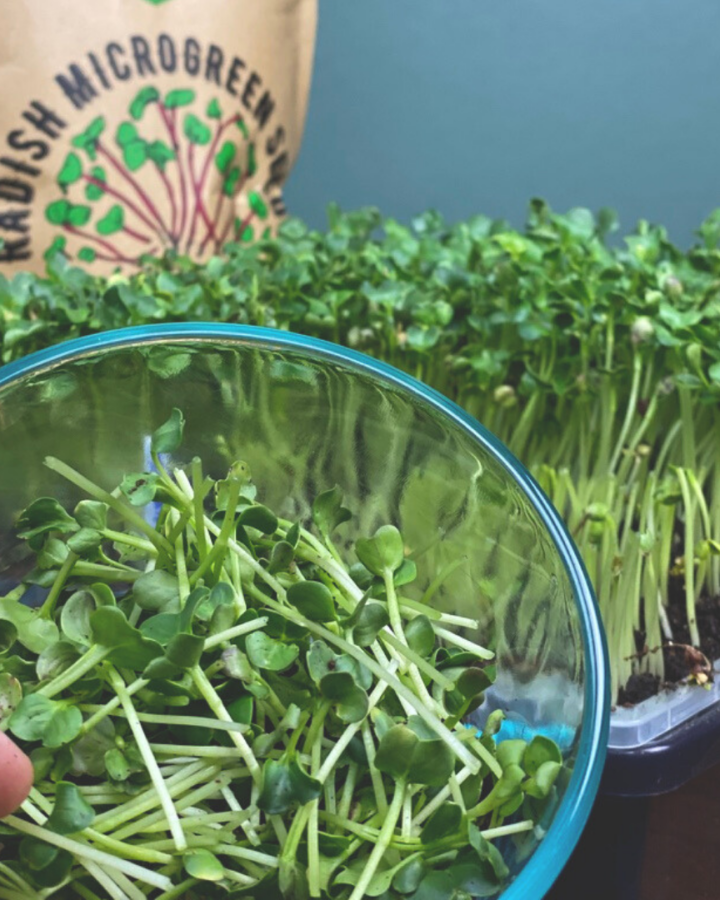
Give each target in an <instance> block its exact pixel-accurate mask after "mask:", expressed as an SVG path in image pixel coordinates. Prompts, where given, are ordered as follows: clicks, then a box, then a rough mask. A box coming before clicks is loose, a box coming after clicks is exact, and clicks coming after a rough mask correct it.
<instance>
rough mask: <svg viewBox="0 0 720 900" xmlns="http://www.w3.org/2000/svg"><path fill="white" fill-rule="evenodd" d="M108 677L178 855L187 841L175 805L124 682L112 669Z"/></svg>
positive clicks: (184, 847) (185, 847)
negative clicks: (158, 800) (158, 799)
mask: <svg viewBox="0 0 720 900" xmlns="http://www.w3.org/2000/svg"><path fill="white" fill-rule="evenodd" d="M108 676H109V678H110V683H111V684H112V686H113V689H114V690H115V693H116V694H117V695H118V697H119V698H120V703H121V704H122V707H123V710H124V711H125V715H126V717H127V721H128V725H129V726H130V730H131V731H132V733H133V737H134V738H135V743H136V744H137V747H138V750H139V751H140V755H141V756H142V758H143V762H144V763H145V766H146V768H147V770H148V774H149V775H150V780H151V781H152V783H153V786H154V788H155V790H156V791H157V794H158V797H159V798H160V804H161V806H162V808H163V811H164V812H165V816H166V818H167V822H168V827H169V828H170V833H171V834H172V838H173V841H174V842H175V847H176V849H177V851H178V853H182V852H183V851H184V850H186V849H187V841H186V840H185V835H184V833H183V830H182V825H181V824H180V818H179V817H178V814H177V810H176V809H175V804H174V803H173V801H172V797H171V796H170V794H169V793H168V789H167V787H166V785H165V779H164V778H163V777H162V775H161V773H160V767H159V766H158V764H157V760H156V759H155V757H154V756H153V752H152V750H151V749H150V743H149V741H148V739H147V737H146V736H145V732H144V731H143V727H142V725H141V724H140V720H139V718H138V715H137V713H136V712H135V707H134V706H133V702H132V700H131V699H130V697H129V696H128V694H127V690H126V688H125V682H124V681H123V680H122V678H121V677H120V675H119V674H118V673H117V672H116V671H115V670H114V669H113V668H110V669H109V670H108Z"/></svg>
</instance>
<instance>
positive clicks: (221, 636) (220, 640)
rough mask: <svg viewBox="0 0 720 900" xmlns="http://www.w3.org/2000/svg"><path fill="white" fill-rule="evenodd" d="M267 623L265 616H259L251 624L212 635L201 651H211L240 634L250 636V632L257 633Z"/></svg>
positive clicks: (247, 623) (237, 626) (244, 624)
mask: <svg viewBox="0 0 720 900" xmlns="http://www.w3.org/2000/svg"><path fill="white" fill-rule="evenodd" d="M268 621H269V619H268V618H267V616H261V617H260V618H259V619H253V621H252V622H244V623H243V624H242V625H235V626H234V627H233V628H228V629H227V630H226V631H221V632H219V633H218V634H214V635H213V636H212V637H209V638H208V639H207V640H206V641H205V644H204V648H203V649H205V650H212V648H213V647H219V646H220V644H224V643H225V641H232V640H233V639H234V638H236V637H240V635H242V634H250V632H251V631H258V630H259V629H260V628H264V627H265V626H266V625H267V623H268Z"/></svg>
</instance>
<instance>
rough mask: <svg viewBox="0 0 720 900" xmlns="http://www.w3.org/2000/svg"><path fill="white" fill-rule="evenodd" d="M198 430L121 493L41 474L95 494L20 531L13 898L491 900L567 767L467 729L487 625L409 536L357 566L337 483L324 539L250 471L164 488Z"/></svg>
mask: <svg viewBox="0 0 720 900" xmlns="http://www.w3.org/2000/svg"><path fill="white" fill-rule="evenodd" d="M183 428H184V418H183V415H182V413H181V412H180V411H179V410H174V411H173V413H172V415H171V417H170V418H169V419H168V421H167V422H165V423H164V424H163V425H161V426H160V427H159V428H158V429H157V431H156V432H155V434H154V435H153V438H152V459H153V461H154V469H155V470H154V471H152V472H145V473H139V474H132V475H128V476H126V477H125V478H124V479H123V481H122V483H121V484H120V485H119V486H118V488H117V489H116V490H114V491H112V492H110V493H109V492H107V491H105V490H103V489H102V488H101V487H99V486H98V485H96V484H94V483H93V482H92V481H90V480H89V479H88V478H87V477H86V476H85V475H84V474H82V473H80V472H77V471H75V470H74V469H73V468H72V466H71V465H69V464H68V463H67V462H61V461H59V460H57V459H53V458H48V459H47V460H46V465H47V466H48V467H49V468H50V469H52V470H53V471H54V472H55V473H56V474H57V475H60V476H62V477H63V478H65V479H67V481H69V482H71V483H72V484H73V485H74V486H75V488H77V489H79V490H80V491H81V492H82V494H84V495H85V497H84V499H82V500H81V501H80V502H79V503H78V504H77V506H76V507H75V508H74V510H73V511H72V512H70V511H68V510H66V509H64V508H63V506H62V505H61V504H60V503H59V502H57V501H56V500H53V499H51V498H45V497H44V498H40V499H38V500H36V501H35V502H34V503H32V504H31V505H30V506H29V507H28V508H27V509H26V510H24V511H23V513H22V514H21V515H20V517H19V520H18V530H19V534H20V535H21V536H22V537H23V538H24V539H25V540H26V541H27V542H28V544H29V546H30V548H31V549H32V550H33V551H34V553H35V554H36V569H35V570H34V571H33V572H32V573H31V574H30V575H29V576H28V581H29V582H32V583H33V584H42V585H45V587H46V588H47V589H48V591H47V596H46V599H45V600H44V603H43V604H42V606H40V607H39V608H38V609H35V610H31V609H29V608H28V607H26V606H24V605H22V602H21V600H22V596H23V593H24V591H25V586H24V585H22V586H20V587H19V588H18V589H17V590H16V591H14V592H13V593H12V594H11V595H8V596H6V597H5V598H3V599H1V600H0V635H1V636H2V649H1V652H0V727H1V728H2V729H3V730H7V731H9V732H10V734H12V735H13V737H14V738H15V739H16V740H17V741H18V742H19V743H20V744H21V746H22V747H23V748H24V749H25V750H26V751H27V752H29V754H30V756H31V758H32V760H33V763H34V766H35V785H34V787H33V790H32V793H31V796H30V798H29V800H28V801H27V802H26V803H25V804H24V805H23V807H22V809H21V811H19V812H18V813H17V814H16V815H14V816H9V817H8V818H6V819H5V820H4V821H3V823H2V825H0V833H1V834H2V842H3V844H4V845H5V850H4V853H3V856H4V859H5V860H6V862H4V863H2V864H0V900H16V898H18V897H22V898H23V900H39V898H46V897H50V896H53V897H56V898H58V900H65V898H70V897H77V896H80V897H83V898H88V900H99V898H106V897H110V898H113V900H119V898H131V900H135V898H143V897H151V898H154V900H170V898H180V897H184V898H196V900H200V898H202V900H212V898H220V897H240V896H245V895H248V896H254V897H257V898H259V897H262V898H263V900H266V898H275V897H278V898H298V900H301V898H308V897H332V898H333V900H359V898H361V897H365V896H369V897H380V896H382V897H384V898H400V897H408V898H415V900H426V898H429V900H445V898H448V900H450V898H458V900H459V898H464V897H468V896H471V895H472V896H486V897H490V896H496V895H497V894H498V893H499V892H501V890H502V888H503V886H504V885H505V884H506V882H507V880H508V877H509V866H508V863H511V862H512V859H513V858H514V855H515V854H516V853H517V852H518V850H520V849H523V850H524V852H528V848H531V847H532V845H533V842H534V841H536V840H537V839H538V837H539V836H540V835H541V831H539V830H538V828H536V825H537V824H538V823H539V822H540V820H541V819H542V816H543V813H544V812H545V810H546V808H547V806H548V804H552V803H554V802H556V799H557V788H556V787H555V782H556V779H557V778H558V775H559V774H560V773H561V771H562V768H563V766H562V757H561V754H560V751H559V750H558V748H557V746H556V745H555V744H554V743H553V742H552V741H550V740H548V739H547V738H544V737H540V736H538V737H535V738H534V739H533V740H532V741H531V742H530V743H526V742H524V741H516V740H512V741H504V742H503V743H501V744H499V745H497V746H496V744H495V741H494V739H493V735H494V733H495V732H496V731H497V728H498V727H499V717H498V715H497V714H495V715H493V716H492V717H491V718H490V720H489V723H488V725H486V727H485V732H484V733H477V729H475V728H469V727H466V724H465V722H464V719H465V718H466V717H467V716H468V714H469V713H471V712H472V711H474V710H475V709H477V707H478V706H479V705H480V704H481V702H482V699H483V695H484V692H485V690H486V689H487V688H488V687H489V686H490V684H491V683H492V681H493V678H494V668H493V666H492V656H493V654H492V653H491V652H490V651H489V650H488V649H486V648H485V647H483V646H481V645H480V644H479V643H477V642H476V638H477V634H476V632H477V628H478V623H477V622H475V621H474V620H472V619H469V618H463V617H459V616H456V615H448V614H444V613H440V612H438V611H437V610H434V609H432V608H431V607H430V606H427V605H426V604H424V603H422V602H419V601H417V600H412V601H410V599H409V598H407V597H406V596H405V594H406V593H407V586H408V585H409V584H411V583H412V581H413V579H414V577H415V571H414V567H413V566H411V565H409V564H408V562H407V560H406V558H405V547H404V543H403V539H402V536H401V534H400V532H399V531H398V530H397V529H396V528H395V527H394V526H393V525H390V524H388V525H384V526H382V527H381V528H379V529H378V530H377V531H375V533H374V534H372V535H369V536H367V537H365V538H362V539H360V540H358V541H357V542H356V544H355V556H356V558H352V559H345V558H344V557H343V554H342V553H341V552H339V550H338V549H337V548H338V546H340V544H339V542H335V543H334V542H333V538H334V536H336V532H337V529H338V528H341V527H342V525H343V524H344V523H345V522H347V521H348V520H349V518H350V517H351V511H349V510H347V509H346V508H345V507H344V506H343V504H342V495H341V492H340V491H339V489H337V488H332V489H330V490H327V491H325V492H324V493H321V494H320V495H319V496H318V497H317V498H316V500H315V502H314V505H313V515H312V519H313V522H312V526H311V528H312V529H313V530H308V529H306V528H305V527H304V526H303V524H302V523H299V522H289V521H286V520H283V519H282V518H278V516H276V515H275V514H274V513H273V512H272V511H271V510H270V509H268V508H267V507H265V506H264V505H262V504H261V503H260V502H259V501H258V500H257V489H256V487H255V486H254V485H253V483H252V481H251V479H250V473H249V471H248V467H247V465H246V464H244V463H242V462H238V463H235V464H234V465H233V466H231V468H230V470H229V472H228V473H227V475H226V477H224V478H223V479H221V480H219V481H213V480H212V479H210V478H209V477H208V476H207V475H205V474H204V472H203V468H202V463H201V461H200V460H198V459H195V460H193V461H192V463H191V465H190V466H188V467H187V468H185V469H182V468H178V469H174V470H172V471H168V469H167V468H166V467H165V465H164V462H163V461H164V460H165V459H166V458H167V457H166V456H165V454H174V453H175V452H176V451H177V450H178V448H179V447H180V444H181V440H182V435H183ZM153 510H155V511H156V515H155V518H154V519H153V518H152V516H151V515H150V513H151V512H152V511H153ZM158 510H159V511H158ZM308 524H309V523H308ZM351 571H352V572H353V573H355V578H354V577H353V576H352V575H351ZM358 571H361V572H362V573H364V574H363V577H362V578H360V576H358V575H357V572H358ZM357 580H362V582H363V585H364V587H363V588H361V587H360V586H359V585H358V583H357ZM459 627H460V628H461V629H462V630H463V631H464V632H465V634H464V635H459V636H456V635H455V631H457V630H459ZM451 629H455V631H453V630H451ZM496 842H499V843H500V845H501V846H498V843H496ZM523 844H524V845H525V846H524V847H521V845H523ZM501 848H502V849H501Z"/></svg>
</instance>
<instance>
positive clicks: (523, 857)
mask: <svg viewBox="0 0 720 900" xmlns="http://www.w3.org/2000/svg"><path fill="white" fill-rule="evenodd" d="M173 407H180V408H181V409H182V410H183V412H184V414H185V417H186V421H187V425H186V428H185V439H184V442H183V448H182V451H181V456H180V457H179V458H177V459H176V460H172V462H174V463H179V464H182V463H184V462H189V461H190V459H191V458H192V457H193V456H196V455H197V456H201V457H202V458H203V460H204V462H205V464H206V466H207V467H208V468H209V469H210V472H211V474H213V475H214V476H215V477H221V476H222V475H223V474H224V472H226V471H227V468H228V464H229V462H231V461H232V460H234V459H236V458H242V459H243V460H245V461H246V462H247V463H248V464H249V466H250V469H251V472H252V474H253V480H254V481H255V483H256V484H257V485H258V490H259V497H260V498H261V499H262V502H264V503H266V504H267V505H268V506H270V507H271V508H274V509H276V511H278V512H282V513H283V514H284V515H285V516H286V517H287V518H292V519H297V518H303V519H304V518H307V517H308V515H309V510H310V504H311V502H312V499H313V498H314V497H315V496H316V495H317V494H318V493H319V492H321V491H323V490H326V489H328V488H330V487H333V486H334V485H336V484H337V485H339V486H340V487H341V488H342V490H343V491H344V494H345V501H344V502H345V505H346V506H347V507H349V508H350V509H351V510H353V512H354V516H353V519H352V520H351V521H350V522H349V523H347V525H345V526H344V527H343V532H342V533H343V536H344V538H345V539H346V544H347V548H350V546H351V545H352V543H353V542H354V540H355V539H356V538H358V537H360V536H367V535H370V534H372V533H373V532H374V530H375V529H376V528H377V527H378V526H379V525H381V524H387V523H392V524H394V525H396V526H397V527H398V528H399V529H400V530H401V532H402V534H403V536H404V539H405V543H406V546H407V548H408V549H409V550H410V551H411V552H412V554H413V558H414V559H415V561H416V563H417V567H418V579H417V581H416V582H415V584H414V585H413V590H414V591H415V592H416V595H417V596H418V597H419V596H421V595H422V593H423V592H424V590H425V589H426V588H427V586H428V584H429V582H430V581H431V580H432V579H433V577H434V575H435V574H437V573H438V572H440V571H444V570H447V571H448V572H449V574H447V572H446V575H447V577H445V579H444V581H443V582H442V585H441V587H440V588H439V590H438V591H437V592H436V594H435V595H434V597H435V602H436V604H437V605H438V606H439V607H440V608H441V609H442V610H443V611H445V612H452V613H456V614H460V615H465V616H472V617H473V618H476V619H479V620H480V623H481V625H480V630H479V634H478V640H480V641H481V643H483V644H485V645H486V646H487V645H490V646H491V647H492V648H493V649H494V650H495V652H496V655H497V666H498V677H497V681H496V683H495V685H494V686H493V688H492V689H491V690H489V691H488V692H487V694H486V697H485V701H484V703H483V706H482V707H481V708H480V709H479V710H478V711H477V712H476V713H474V714H473V717H472V721H471V722H469V723H467V724H468V725H471V726H481V725H482V724H483V720H484V718H485V717H486V716H487V715H488V713H489V712H491V711H492V710H493V709H497V708H501V709H503V710H504V711H505V712H506V715H507V719H506V722H505V724H504V726H503V729H502V730H501V732H500V734H499V736H498V737H499V739H501V740H502V739H504V738H508V737H518V736H519V737H525V738H529V737H531V736H532V735H533V734H536V733H543V734H547V735H549V736H551V737H553V738H554V739H555V740H557V741H558V743H559V744H560V745H561V746H562V748H563V750H564V752H565V756H566V760H567V764H568V775H567V777H566V778H564V780H563V781H562V783H561V784H560V785H559V789H558V791H557V799H556V802H555V803H554V804H551V805H550V806H549V807H548V809H547V811H546V814H545V820H544V821H543V822H542V828H540V829H536V831H535V833H532V834H531V835H529V836H526V837H524V838H523V839H522V840H517V839H514V840H511V839H507V840H508V842H509V843H508V844H507V845H506V846H504V847H503V848H502V849H503V850H504V852H505V853H506V856H507V859H508V860H509V862H510V865H511V871H512V873H513V876H514V877H513V880H512V882H511V883H510V884H509V886H508V887H507V888H506V889H505V891H504V892H503V895H502V896H503V898H504V900H536V898H541V897H543V896H544V895H545V893H546V892H547V891H548V889H549V888H550V886H551V884H552V883H553V881H554V880H555V878H556V877H557V875H558V874H559V872H560V871H561V869H562V867H563V865H564V864H565V862H566V861H567V859H568V857H569V855H570V853H571V852H572V849H573V847H574V846H575V843H576V842H577V839H578V837H579V835H580V833H581V831H582V828H583V826H584V825H585V822H586V819H587V817H588V814H589V812H590V808H591V806H592V803H593V800H594V798H595V794H596V791H597V788H598V783H599V780H600V774H601V771H602V766H603V762H604V758H605V747H606V743H607V728H608V718H609V688H608V677H607V672H608V669H607V659H606V649H605V644H604V637H603V632H602V627H601V624H600V618H599V615H598V611H597V608H596V604H595V601H594V598H593V594H592V589H591V586H590V583H589V581H588V578H587V575H586V573H585V571H584V569H583V565H582V563H581V560H580V557H579V556H578V554H577V552H576V550H575V547H574V546H573V543H572V541H571V539H570V537H569V536H568V534H567V532H566V531H565V528H564V526H563V524H562V523H561V521H560V519H559V517H558V516H557V514H556V513H555V511H554V510H553V508H552V507H551V505H550V503H549V502H548V500H547V499H546V497H545V496H544V494H543V493H542V492H541V491H540V489H539V488H538V486H537V484H536V483H535V482H534V481H533V479H532V478H531V477H530V476H529V475H528V473H527V472H526V470H525V469H524V468H523V467H522V466H521V465H520V464H519V463H518V462H517V460H515V459H514V458H513V457H512V456H511V455H510V453H509V452H508V450H507V449H506V448H505V447H504V446H503V445H502V444H501V443H500V442H499V441H498V440H497V439H496V438H494V437H493V435H491V434H490V433H489V432H487V431H486V430H485V429H484V428H483V427H482V426H481V425H479V424H478V423H477V422H476V421H475V420H474V419H472V418H471V417H470V416H469V415H467V414H466V413H464V412H463V411H462V410H461V409H460V408H459V407H457V406H455V405H454V404H453V403H451V402H450V401H448V400H447V399H445V398H444V397H442V396H441V395H440V394H438V393H436V392H435V391H433V390H431V389H429V388H427V387H425V386H424V385H423V384H421V383H420V382H418V381H416V380H414V379H413V378H410V377H408V376H407V375H404V374H402V373H401V372H399V371H397V370H395V369H393V368H391V367H389V366H386V365H384V364H382V363H379V362H377V361H376V360H373V359H370V358H369V357H366V356H363V355H361V354H359V353H354V352H352V351H349V350H346V349H344V348H340V347H338V346H335V345H333V344H328V343H325V342H322V341H317V340H313V339H310V338H306V337H302V336H297V335H292V334H288V333H285V332H280V331H274V330H270V329H262V328H251V327H241V326H232V325H211V324H185V325H162V326H149V327H143V328H134V329H124V330H119V331H113V332H108V333H105V334H103V335H99V336H93V337H88V338H83V339H80V340H76V341H71V342H68V343H65V344H61V345H59V346H57V347H53V348H51V349H49V350H45V351H43V352H40V353H36V354H33V355H31V356H28V357H26V358H25V359H23V360H21V361H19V362H16V363H12V364H10V365H7V366H5V367H4V368H2V369H0V595H1V594H2V593H5V592H6V590H7V589H8V588H10V587H12V585H13V584H14V583H16V582H17V580H18V579H20V578H22V577H23V575H24V574H26V572H27V570H28V566H29V563H28V561H27V558H26V557H24V556H23V551H24V545H23V544H22V543H21V542H19V541H18V540H17V539H16V538H15V537H14V535H13V528H14V521H15V518H16V516H17V513H18V512H19V511H20V510H21V509H23V508H24V507H25V506H26V505H27V504H28V503H30V502H31V501H32V500H34V499H36V498H37V497H40V496H57V497H59V498H60V499H61V501H66V502H67V504H74V503H75V502H77V500H78V499H81V498H80V496H79V495H74V494H73V493H72V486H69V485H68V483H67V482H65V481H64V480H62V479H60V478H59V476H56V475H55V474H54V473H53V472H51V471H50V470H49V469H47V468H46V467H44V466H43V460H44V458H45V457H46V456H48V455H52V456H55V457H58V458H60V459H62V460H64V461H66V462H68V463H69V464H71V465H72V466H73V467H74V468H75V469H77V470H79V471H81V472H83V473H85V474H87V475H88V476H89V477H91V478H92V479H93V480H95V481H96V482H98V483H99V484H101V485H102V486H103V487H105V488H108V489H112V488H114V487H115V486H116V485H117V484H118V483H119V481H120V479H121V477H122V476H123V475H124V474H125V473H126V472H129V471H134V472H138V471H144V470H145V469H146V467H147V464H148V450H149V435H150V434H151V433H152V432H153V431H154V430H155V428H157V426H158V425H159V424H160V423H161V422H163V421H165V420H166V419H167V417H168V415H169V413H170V411H171V410H172V408H173ZM468 636H469V637H472V635H468Z"/></svg>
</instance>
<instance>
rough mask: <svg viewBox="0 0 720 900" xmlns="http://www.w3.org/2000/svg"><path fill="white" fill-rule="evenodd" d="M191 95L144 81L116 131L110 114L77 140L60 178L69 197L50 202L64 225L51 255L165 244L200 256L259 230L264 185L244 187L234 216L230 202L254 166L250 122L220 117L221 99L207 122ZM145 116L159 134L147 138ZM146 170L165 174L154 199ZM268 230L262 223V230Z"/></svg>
mask: <svg viewBox="0 0 720 900" xmlns="http://www.w3.org/2000/svg"><path fill="white" fill-rule="evenodd" d="M195 96H196V95H195V91H193V90H189V89H176V90H171V91H169V92H168V93H167V94H165V96H164V97H162V96H161V94H160V92H159V91H158V90H157V88H155V87H152V86H147V87H144V88H142V89H141V90H140V91H139V92H138V93H137V95H136V96H135V97H134V99H133V100H132V102H131V103H130V106H129V110H128V111H129V115H130V118H129V119H128V120H127V121H124V122H121V123H120V124H119V125H118V127H117V129H116V131H115V135H114V138H113V137H112V136H111V135H109V128H108V123H107V121H106V119H105V117H104V116H98V117H97V118H95V119H93V121H92V122H90V124H89V125H88V126H87V128H86V129H85V130H84V131H83V132H82V133H81V134H79V135H77V136H76V137H75V138H73V140H72V146H73V149H72V150H71V151H70V152H69V153H68V154H67V156H66V157H65V161H64V163H63V165H62V168H61V170H60V173H59V174H58V176H57V183H58V186H59V187H60V190H61V191H62V194H63V196H62V197H60V198H59V199H57V200H54V201H53V202H52V203H50V204H48V206H47V207H46V209H45V217H46V219H47V220H48V221H49V222H50V223H51V224H52V225H55V226H57V227H58V229H59V230H60V232H61V233H60V234H58V235H57V236H56V238H55V240H54V241H53V242H52V244H51V246H50V247H49V248H48V250H47V252H46V257H50V256H54V255H55V254H56V253H57V252H62V253H64V254H65V255H66V256H68V257H69V258H73V257H75V258H77V259H78V260H81V261H83V262H93V261H94V260H96V259H97V260H104V261H107V262H112V263H117V264H121V263H130V264H137V263H139V262H140V260H141V259H142V257H143V256H145V255H147V254H157V253H158V252H162V251H163V250H165V249H168V248H172V249H174V250H176V251H178V252H181V253H185V254H193V255H198V256H202V255H203V254H205V253H206V252H210V251H211V252H219V251H220V250H221V249H222V248H223V247H224V246H225V244H226V243H227V242H228V241H231V240H241V241H247V242H249V241H252V240H253V239H254V238H255V236H256V230H258V229H259V228H260V227H261V226H262V225H263V223H264V222H265V220H266V219H267V218H268V215H269V210H268V205H267V202H266V201H265V199H263V196H262V193H261V191H260V190H258V189H253V190H249V191H248V194H247V204H248V211H247V213H246V214H245V215H244V217H240V216H238V215H236V210H235V206H234V202H235V199H236V197H237V196H238V195H239V194H240V193H241V192H242V191H243V189H247V187H249V185H248V181H249V179H252V178H253V176H254V175H255V174H256V172H257V162H256V156H255V145H254V143H253V142H252V141H251V140H250V134H249V131H248V129H247V126H246V124H245V122H244V120H243V118H242V116H241V115H239V114H237V113H236V114H233V115H229V116H227V117H223V112H222V109H221V106H220V104H219V102H218V101H217V100H215V99H214V100H211V101H210V103H209V104H208V106H207V108H206V110H205V121H204V120H203V119H202V118H200V117H199V116H197V115H196V114H195V113H193V112H192V111H190V110H189V109H188V107H190V106H191V105H192V103H193V102H194V101H195ZM151 114H154V115H155V117H156V119H155V121H154V123H153V122H152V120H151V118H150V117H151ZM143 121H144V123H145V125H146V126H147V128H148V131H150V130H151V129H152V131H153V132H155V133H161V134H162V136H163V137H162V138H155V139H148V138H146V137H143V135H142V134H141V131H140V123H142V122H143ZM148 123H149V124H148ZM213 167H214V168H215V170H216V171H217V173H218V174H219V190H218V191H217V195H216V196H212V194H210V195H208V191H207V187H208V182H209V180H210V176H211V173H212V169H213ZM140 172H142V173H143V175H144V178H145V179H147V174H146V173H148V172H151V173H153V177H157V178H158V179H159V180H160V182H162V187H161V189H160V191H159V192H155V199H154V198H153V192H149V191H148V190H147V189H146V187H145V186H144V185H143V182H142V181H141V179H140V178H139V177H138V175H139V173H140ZM71 189H72V190H73V191H74V192H75V193H76V195H77V194H78V193H79V191H82V200H81V202H76V201H75V199H73V198H71V196H70V192H71ZM159 197H162V198H163V200H162V202H159V201H158V198H159ZM165 197H166V198H167V202H165V200H164V198H165ZM77 199H80V198H79V197H78V198H77ZM267 233H269V228H268V227H267V226H266V227H265V228H264V229H263V235H266V234H267ZM71 239H73V243H72V246H70V240H71Z"/></svg>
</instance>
